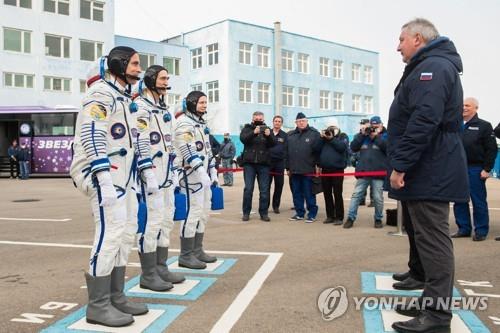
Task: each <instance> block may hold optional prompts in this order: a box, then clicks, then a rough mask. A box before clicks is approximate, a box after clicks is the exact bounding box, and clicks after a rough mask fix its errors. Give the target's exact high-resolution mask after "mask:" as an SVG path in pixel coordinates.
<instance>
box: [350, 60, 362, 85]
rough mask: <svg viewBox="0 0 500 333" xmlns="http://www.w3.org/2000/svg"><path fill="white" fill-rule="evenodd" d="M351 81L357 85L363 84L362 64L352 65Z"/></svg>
mask: <svg viewBox="0 0 500 333" xmlns="http://www.w3.org/2000/svg"><path fill="white" fill-rule="evenodd" d="M356 74H357V75H356ZM351 80H352V82H355V83H360V82H361V65H360V64H351Z"/></svg>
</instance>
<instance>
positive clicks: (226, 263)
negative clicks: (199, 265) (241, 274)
mask: <svg viewBox="0 0 500 333" xmlns="http://www.w3.org/2000/svg"><path fill="white" fill-rule="evenodd" d="M177 260H178V257H170V258H168V260H167V265H170V264H172V263H175V262H176V261H177ZM218 260H222V261H223V262H222V264H221V265H220V266H218V267H217V268H216V269H215V270H213V271H210V270H206V269H189V268H182V267H179V268H169V269H170V270H171V271H172V272H177V273H187V274H206V275H222V274H224V273H226V272H227V271H228V270H229V269H230V268H231V267H232V266H233V265H234V264H235V263H236V261H237V260H238V259H234V258H218ZM207 265H208V266H210V265H213V264H207Z"/></svg>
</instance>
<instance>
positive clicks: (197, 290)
mask: <svg viewBox="0 0 500 333" xmlns="http://www.w3.org/2000/svg"><path fill="white" fill-rule="evenodd" d="M139 278H140V277H139V276H136V277H134V278H132V279H130V280H129V281H127V282H126V283H125V295H127V296H130V297H144V298H156V299H175V300H181V301H194V300H196V299H198V298H199V297H200V296H201V295H203V294H204V293H205V292H206V291H207V290H208V288H210V286H211V285H212V284H214V282H215V281H216V280H217V279H216V278H211V277H199V276H186V281H187V280H196V281H198V283H197V284H196V286H195V287H194V288H192V289H191V290H189V291H188V292H187V293H186V294H184V295H175V294H172V293H168V292H136V291H131V290H130V289H132V288H133V287H135V286H137V285H138V284H139ZM181 285H182V283H180V284H174V289H172V291H174V292H175V288H178V289H179V288H180V286H181Z"/></svg>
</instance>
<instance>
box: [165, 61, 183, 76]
mask: <svg viewBox="0 0 500 333" xmlns="http://www.w3.org/2000/svg"><path fill="white" fill-rule="evenodd" d="M163 67H165V68H166V69H167V71H168V73H169V74H171V75H181V59H179V58H169V57H163Z"/></svg>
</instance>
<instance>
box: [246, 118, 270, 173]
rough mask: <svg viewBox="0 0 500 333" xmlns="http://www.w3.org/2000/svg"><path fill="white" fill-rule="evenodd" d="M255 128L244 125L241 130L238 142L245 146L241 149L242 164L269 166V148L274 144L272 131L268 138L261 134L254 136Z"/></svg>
mask: <svg viewBox="0 0 500 333" xmlns="http://www.w3.org/2000/svg"><path fill="white" fill-rule="evenodd" d="M264 126H265V125H264ZM255 127H256V126H255V125H254V124H246V125H245V127H243V129H242V130H241V133H240V141H241V142H242V143H243V145H244V146H245V148H244V149H243V163H255V164H265V165H270V164H271V154H270V152H269V148H271V147H272V146H274V145H275V144H276V139H275V138H274V135H273V131H271V134H270V135H269V136H265V135H264V133H263V132H260V133H259V134H254V132H253V131H254V130H255Z"/></svg>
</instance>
